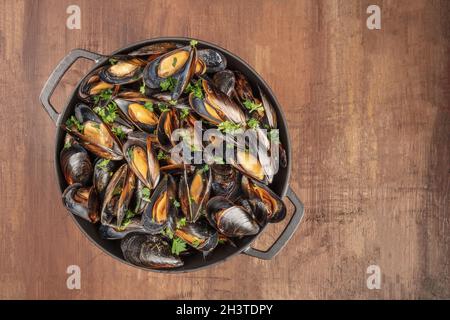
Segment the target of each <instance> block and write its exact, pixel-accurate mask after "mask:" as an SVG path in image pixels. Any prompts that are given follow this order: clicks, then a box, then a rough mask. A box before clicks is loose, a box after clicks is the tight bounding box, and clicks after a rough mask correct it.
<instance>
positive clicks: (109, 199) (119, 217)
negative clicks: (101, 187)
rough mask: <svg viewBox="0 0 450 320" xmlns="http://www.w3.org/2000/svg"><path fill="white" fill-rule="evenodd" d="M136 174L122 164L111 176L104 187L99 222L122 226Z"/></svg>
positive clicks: (117, 226)
mask: <svg viewBox="0 0 450 320" xmlns="http://www.w3.org/2000/svg"><path fill="white" fill-rule="evenodd" d="M135 183H136V176H135V175H134V173H133V171H132V170H131V169H130V168H129V167H128V166H127V165H126V164H123V165H122V166H121V167H120V168H119V169H118V170H117V171H116V172H115V173H114V175H113V176H112V178H111V181H110V182H109V184H108V186H107V187H106V191H105V197H104V200H103V206H102V210H101V223H102V224H103V225H107V226H112V227H115V228H123V226H122V222H123V221H124V218H125V215H126V214H127V211H128V210H129V203H130V200H131V197H132V196H133V192H134V188H135Z"/></svg>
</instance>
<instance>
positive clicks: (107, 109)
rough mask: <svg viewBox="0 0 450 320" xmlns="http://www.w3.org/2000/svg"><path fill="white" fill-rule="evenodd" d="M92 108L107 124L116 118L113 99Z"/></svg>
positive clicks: (115, 106)
mask: <svg viewBox="0 0 450 320" xmlns="http://www.w3.org/2000/svg"><path fill="white" fill-rule="evenodd" d="M93 110H94V112H95V113H96V114H98V115H99V116H100V118H102V120H103V121H104V122H106V123H108V124H111V123H113V122H114V120H116V118H117V105H116V103H115V102H114V101H111V102H110V103H108V105H107V106H104V107H100V106H97V107H95V108H94V109H93Z"/></svg>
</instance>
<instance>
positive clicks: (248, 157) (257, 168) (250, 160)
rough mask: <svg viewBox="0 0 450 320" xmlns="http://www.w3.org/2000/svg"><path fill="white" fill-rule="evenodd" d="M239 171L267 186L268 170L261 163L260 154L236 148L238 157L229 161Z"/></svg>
mask: <svg viewBox="0 0 450 320" xmlns="http://www.w3.org/2000/svg"><path fill="white" fill-rule="evenodd" d="M227 161H228V163H230V164H231V165H232V166H233V167H235V168H236V169H237V170H239V171H241V172H242V173H243V174H245V175H248V176H250V177H252V178H254V179H256V180H258V181H261V182H262V183H264V184H267V183H268V181H269V177H268V176H267V175H266V168H265V167H264V165H263V164H262V163H261V161H260V159H259V157H258V154H257V153H256V154H255V152H253V151H251V150H249V149H244V148H241V147H237V148H236V156H235V157H234V156H233V157H229V158H228V159H227Z"/></svg>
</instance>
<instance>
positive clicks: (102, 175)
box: [92, 158, 118, 200]
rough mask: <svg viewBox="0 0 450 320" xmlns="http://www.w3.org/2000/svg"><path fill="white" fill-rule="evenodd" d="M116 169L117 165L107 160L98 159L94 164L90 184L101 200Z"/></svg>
mask: <svg viewBox="0 0 450 320" xmlns="http://www.w3.org/2000/svg"><path fill="white" fill-rule="evenodd" d="M117 167H118V163H117V162H115V161H111V160H109V159H103V158H98V159H97V161H96V162H95V165H94V176H93V181H92V182H93V184H94V187H95V189H96V190H97V193H98V195H99V196H100V199H101V200H103V197H104V195H105V190H106V187H107V186H108V183H109V181H110V180H111V178H112V176H113V174H114V171H115V170H116V168H117Z"/></svg>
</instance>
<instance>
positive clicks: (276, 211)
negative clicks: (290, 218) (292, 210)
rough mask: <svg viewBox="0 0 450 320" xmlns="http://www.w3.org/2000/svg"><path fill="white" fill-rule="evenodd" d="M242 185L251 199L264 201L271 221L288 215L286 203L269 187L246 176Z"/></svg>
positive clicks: (279, 219) (276, 220)
mask: <svg viewBox="0 0 450 320" xmlns="http://www.w3.org/2000/svg"><path fill="white" fill-rule="evenodd" d="M241 187H242V190H243V191H244V193H245V195H246V196H247V197H248V198H249V199H258V200H260V201H261V202H262V203H264V206H265V207H266V209H267V214H268V217H267V218H268V221H269V222H279V221H281V220H283V219H284V218H285V217H286V205H285V204H284V202H283V200H281V198H280V197H279V196H278V195H276V194H275V193H274V192H273V191H272V190H271V189H270V188H269V187H267V186H266V185H264V184H262V183H260V182H258V181H255V180H253V179H250V178H248V177H245V176H244V177H242V180H241Z"/></svg>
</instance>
